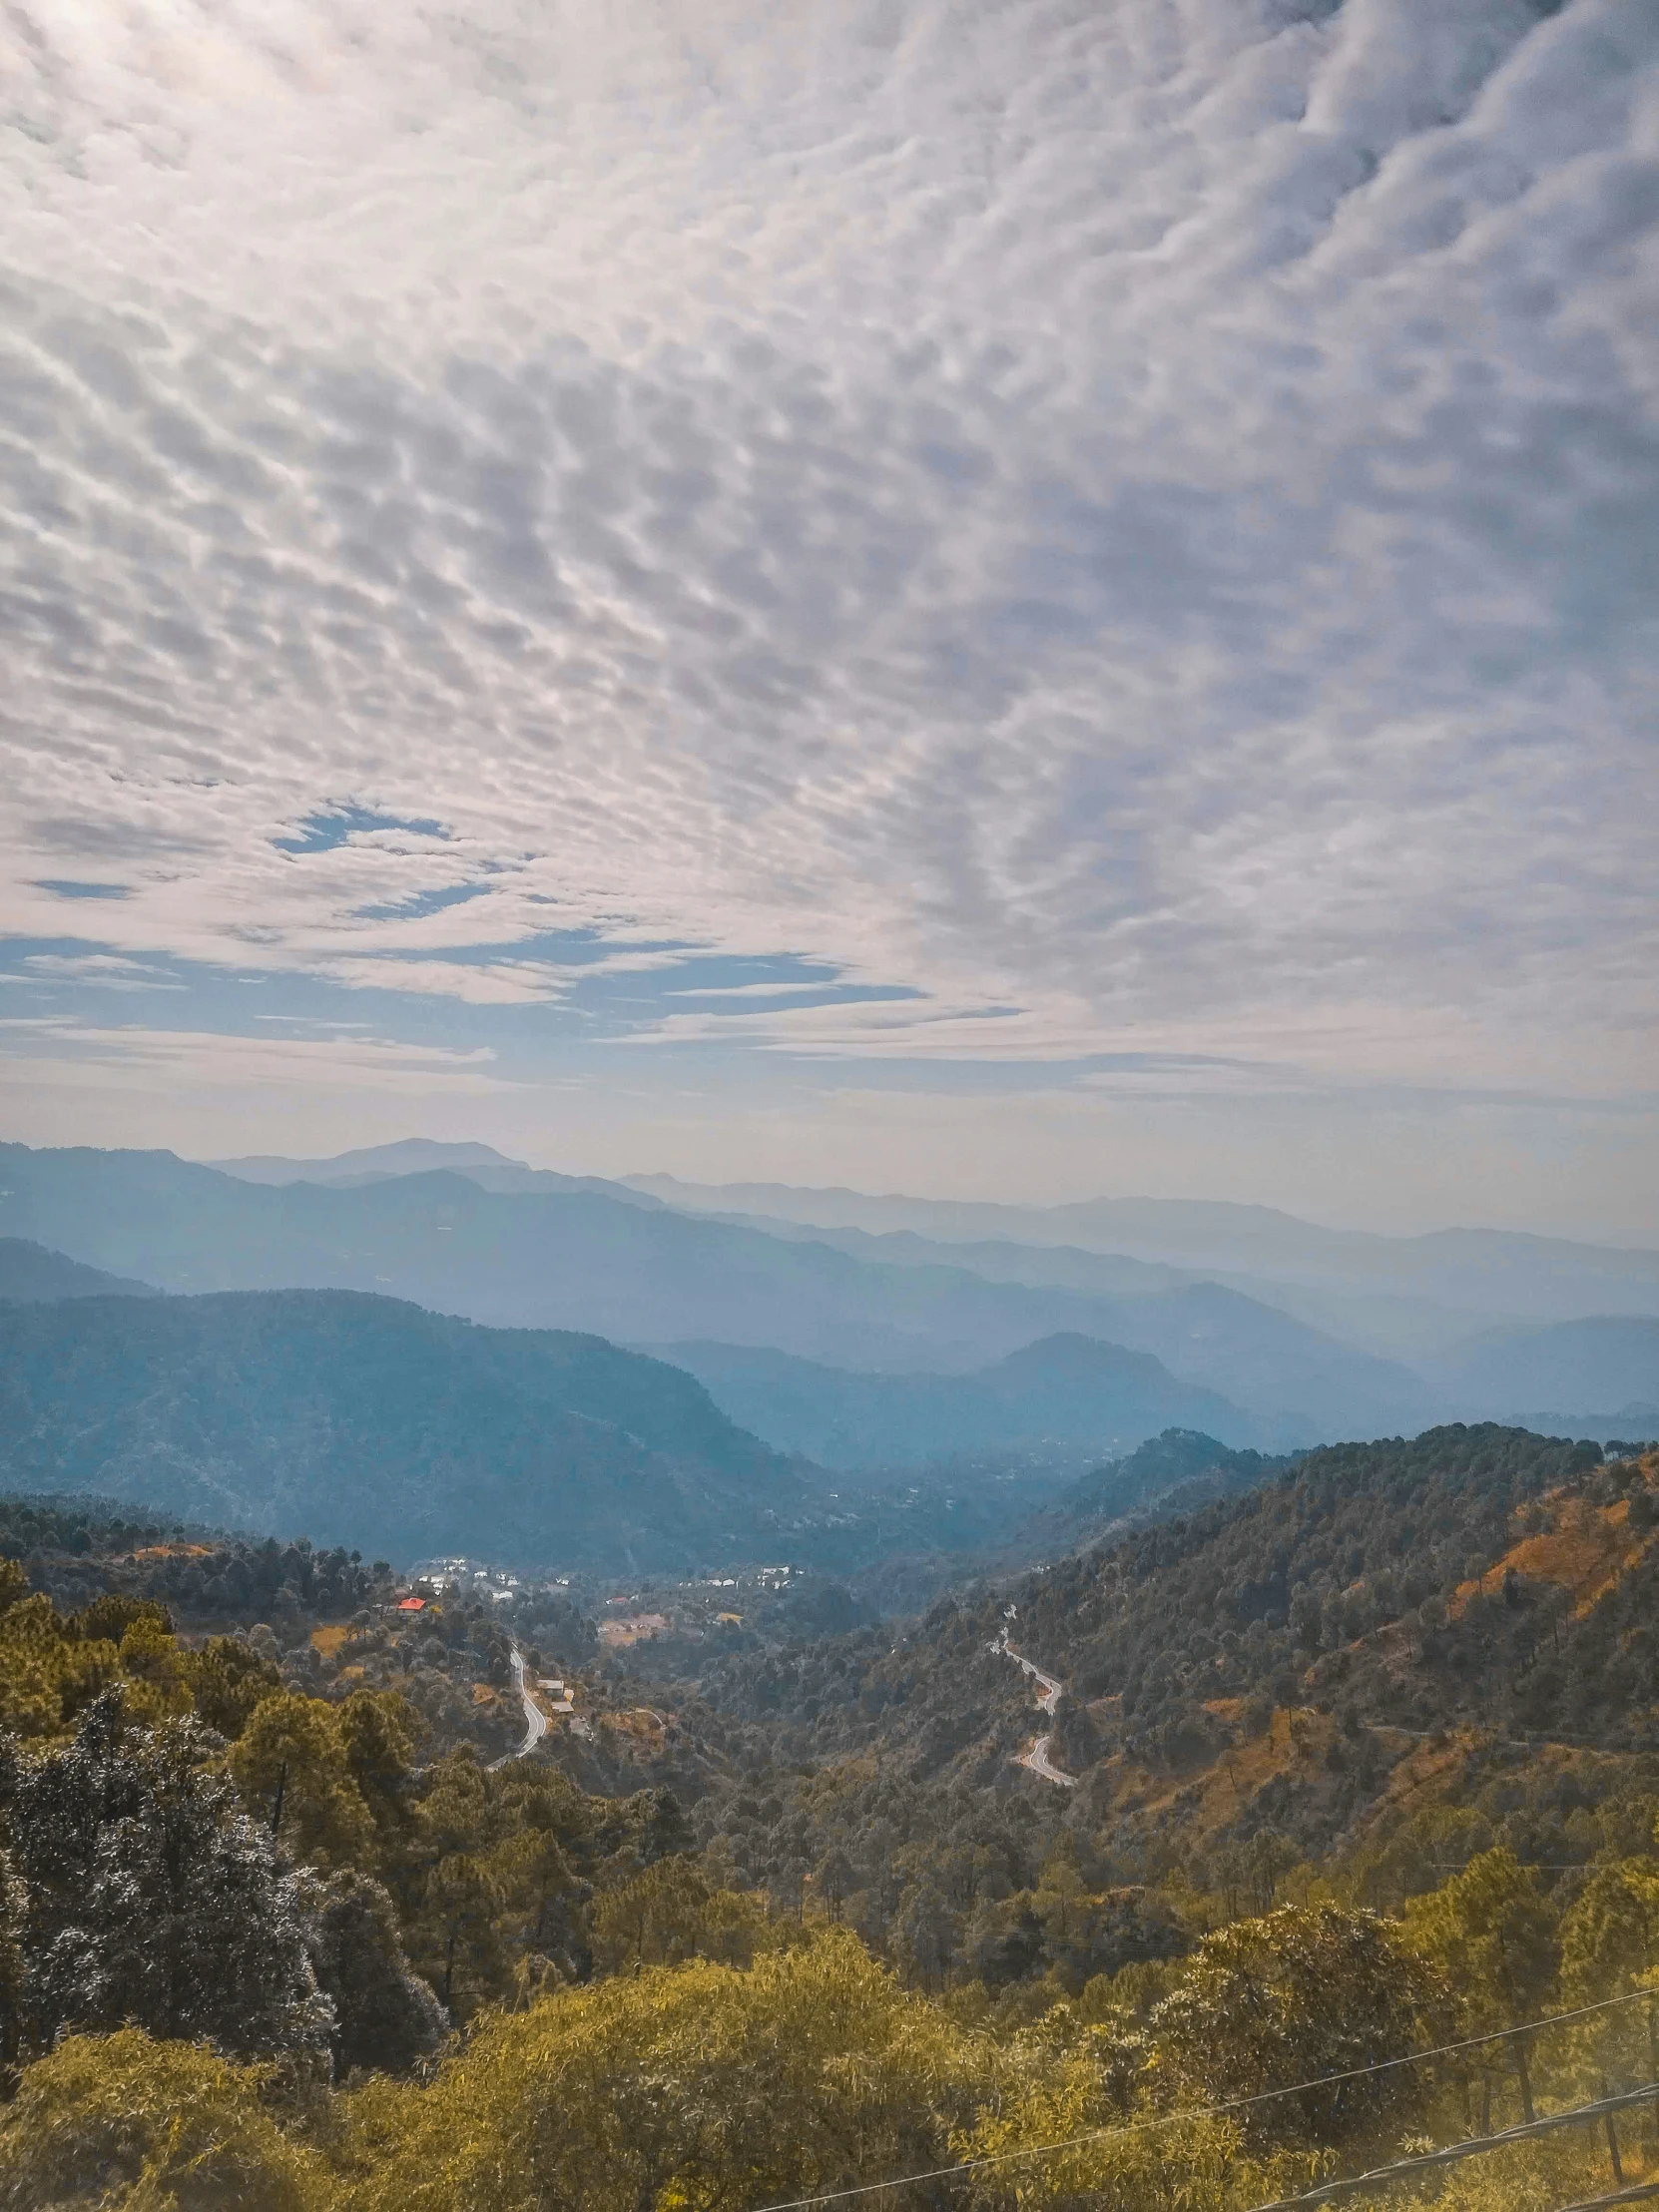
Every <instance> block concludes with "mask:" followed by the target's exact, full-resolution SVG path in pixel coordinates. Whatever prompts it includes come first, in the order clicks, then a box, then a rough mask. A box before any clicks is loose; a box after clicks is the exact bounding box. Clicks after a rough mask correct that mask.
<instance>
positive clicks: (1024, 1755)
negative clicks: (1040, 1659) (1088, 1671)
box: [991, 1629, 1077, 1790]
mask: <svg viewBox="0 0 1659 2212" xmlns="http://www.w3.org/2000/svg"><path fill="white" fill-rule="evenodd" d="M991 1649H992V1650H993V1651H1000V1652H1003V1653H1004V1654H1005V1655H1006V1656H1007V1657H1008V1658H1010V1659H1011V1660H1012V1661H1013V1662H1014V1664H1015V1666H1016V1667H1021V1668H1023V1669H1024V1671H1025V1672H1026V1673H1027V1674H1028V1675H1029V1676H1030V1677H1031V1679H1032V1681H1033V1682H1036V1683H1040V1684H1041V1686H1042V1695H1041V1696H1040V1697H1039V1698H1038V1700H1037V1710H1038V1712H1040V1713H1046V1714H1047V1715H1048V1717H1049V1718H1050V1719H1051V1720H1052V1719H1053V1717H1054V1708H1055V1706H1056V1705H1058V1704H1059V1702H1060V1692H1061V1690H1062V1689H1064V1687H1065V1685H1064V1683H1062V1682H1059V1681H1057V1680H1056V1679H1055V1677H1054V1676H1053V1675H1051V1674H1044V1672H1043V1670H1042V1669H1041V1667H1039V1666H1038V1665H1037V1662H1036V1661H1035V1660H1034V1659H1027V1658H1026V1656H1025V1654H1024V1652H1022V1651H1016V1650H1015V1649H1014V1647H1013V1645H1012V1644H1011V1643H1009V1641H1008V1631H1007V1630H1006V1629H1004V1630H1003V1631H1002V1634H1001V1635H1000V1636H999V1637H998V1638H997V1640H996V1642H995V1643H994V1644H992V1646H991ZM1053 1741H1054V1732H1053V1730H1052V1729H1050V1730H1049V1731H1048V1732H1047V1734H1045V1735H1042V1736H1039V1737H1038V1738H1037V1740H1036V1742H1035V1743H1034V1744H1033V1745H1032V1746H1031V1748H1030V1750H1029V1751H1022V1752H1021V1753H1020V1755H1019V1758H1018V1759H1017V1760H1016V1761H1015V1764H1016V1765H1017V1766H1021V1767H1024V1768H1026V1769H1027V1770H1028V1771H1029V1772H1030V1773H1032V1774H1035V1775H1040V1776H1041V1777H1042V1779H1043V1780H1044V1781H1045V1782H1057V1783H1058V1784H1059V1785H1060V1788H1061V1789H1062V1790H1075V1789H1076V1787H1077V1777H1076V1775H1074V1774H1067V1773H1066V1772H1065V1770H1064V1768H1062V1767H1057V1766H1055V1764H1054V1762H1053V1761H1052V1760H1051V1759H1050V1758H1049V1756H1048V1747H1049V1745H1050V1744H1051V1743H1052V1742H1053Z"/></svg>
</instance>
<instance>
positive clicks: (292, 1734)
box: [229, 1690, 376, 1869]
mask: <svg viewBox="0 0 1659 2212" xmlns="http://www.w3.org/2000/svg"><path fill="white" fill-rule="evenodd" d="M229 1763H230V1769H231V1773H232V1776H233V1777H234V1779H235V1781H236V1785H237V1787H238V1789H239V1790H240V1791H241V1792H242V1796H243V1802H244V1803H245V1804H246V1806H247V1807H248V1810H249V1812H250V1813H251V1814H252V1815H253V1817H254V1818H255V1819H256V1820H264V1821H265V1822H267V1823H268V1824H269V1826H270V1828H271V1830H272V1833H273V1834H274V1835H275V1836H276V1838H277V1842H278V1843H279V1844H280V1845H281V1846H282V1848H283V1849H284V1850H285V1851H286V1852H287V1853H288V1854H289V1856H290V1857H292V1858H294V1859H299V1860H302V1861H304V1862H305V1863H306V1864H307V1865H309V1866H317V1867H363V1868H366V1869H371V1868H372V1867H373V1865H374V1846H375V1841H376V1837H375V1827H374V1819H373V1816H372V1814H371V1813H370V1812H369V1809H368V1807H367V1806H366V1805H365V1804H364V1802H363V1796H362V1792H361V1791H360V1790H359V1789H358V1787H357V1783H356V1778H355V1777H354V1776H353V1774H352V1772H351V1763H350V1760H349V1758H348V1756H347V1751H346V1745H345V1742H344V1739H343V1737H342V1735H341V1731H340V1726H339V1721H338V1717H337V1715H336V1714H335V1712H334V1709H333V1708H332V1707H331V1706H329V1705H327V1704H326V1703H324V1701H323V1700H322V1699H321V1698H310V1697H300V1696H297V1695H296V1694H295V1693H294V1692H292V1691H289V1690H278V1691H276V1692H274V1693H273V1694H272V1695H271V1696H269V1697H267V1698H264V1699H262V1700H261V1702H260V1704H259V1705H258V1706H257V1707H256V1708H255V1711H254V1714H253V1716H252V1718H251V1719H250V1720H249V1722H248V1724H247V1726H246V1727H245V1728H244V1730H243V1732H242V1734H241V1736H240V1737H239V1738H238V1739H237V1741H236V1743H235V1744H234V1745H233V1746H232V1747H231V1754H230V1762H229Z"/></svg>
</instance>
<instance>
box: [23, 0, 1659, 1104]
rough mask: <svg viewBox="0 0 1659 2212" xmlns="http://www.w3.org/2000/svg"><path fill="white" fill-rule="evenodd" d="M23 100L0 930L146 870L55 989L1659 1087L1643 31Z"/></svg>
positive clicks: (271, 85)
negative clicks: (188, 966)
mask: <svg viewBox="0 0 1659 2212" xmlns="http://www.w3.org/2000/svg"><path fill="white" fill-rule="evenodd" d="M0 70H3V71H4V74H5V77H6V81H7V85H8V94H7V106H6V109H5V111H4V114H3V115H0V247H3V249H4V262H5V275H4V289H3V293H0V526H3V528H4V531H5V557H4V582H3V586H0V623H3V625H4V645H3V652H4V659H5V667H6V682H5V686H4V693H3V697H0V717H3V725H0V727H3V730H4V735H5V739H6V743H7V746H8V749H9V755H10V761H9V767H8V770H7V780H8V786H9V796H10V798H11V801H12V802H13V806H14V809H15V817H14V819H15V820H16V822H17V823H18V825H19V830H18V832H17V834H16V836H15V838H14V840H13V841H12V843H11V845H10V847H9V850H8V852H7V855H6V869H7V876H6V887H5V907H4V922H5V925H6V927H7V928H8V929H9V930H10V931H11V932H12V933H13V934H14V935H17V936H19V937H24V938H31V939H36V940H39V941H41V942H42V943H55V942H57V941H58V940H59V939H60V937H61V936H62V933H63V931H64V929H65V926H66V920H65V917H66V913H67V912H68V909H67V908H66V906H65V905H64V903H63V899H64V895H65V894H64V890H63V888H62V886H64V885H66V884H73V885H79V886H81V887H82V889H83V891H86V890H87V889H89V888H90V889H91V890H93V891H96V890H97V889H98V888H100V887H103V888H106V889H107V890H108V891H109V892H110V893H112V895H110V896H108V897H107V898H105V899H102V900H98V901H97V902H96V904H94V903H93V901H92V900H91V899H90V898H89V901H88V903H87V904H85V905H82V906H80V907H78V908H76V909H75V913H74V918H75V923H76V927H77V929H78V930H79V931H80V937H79V938H78V940H77V942H83V941H84V942H87V943H91V942H93V941H94V940H95V943H96V949H95V950H93V951H85V950H83V951H80V952H76V953H73V954H70V953H63V954H53V953H50V952H49V953H46V954H42V955H39V956H38V957H42V958H46V959H47V960H49V961H50V960H51V959H53V958H58V959H60V960H61V961H64V962H70V961H73V960H80V961H83V962H84V961H85V960H88V959H92V960H98V959H104V960H107V961H111V962H117V963H127V962H131V963H136V964H134V965H131V966H127V965H117V966H109V967H106V968H104V969H103V970H102V971H100V970H99V969H97V968H96V967H94V968H86V967H84V966H83V968H82V969H81V971H80V972H81V974H82V975H83V977H88V978H91V979H96V977H97V975H98V974H99V973H100V972H102V973H103V974H104V975H106V976H108V977H110V978H112V979H114V978H121V979H125V980H126V981H127V982H129V983H134V984H142V983H144V982H145V981H147V980H149V972H148V969H147V967H146V966H145V965H144V963H146V962H148V961H149V960H150V959H151V958H153V957H159V956H160V955H162V954H167V955H171V956H173V957H174V958H177V959H182V960H187V961H190V962H193V963H209V964H213V963H219V964H222V965H224V966H225V967H227V968H235V969H236V970H238V971H249V970H259V969H270V970H301V971H304V972H306V973H308V974H311V975H313V976H318V977H323V978H331V979H332V980H333V982H334V983H335V984H336V986H337V987H338V988H340V989H341V990H342V991H348V990H354V989H358V988H361V987H364V986H368V985H372V986H374V987H377V988H380V989H403V990H406V991H407V992H409V993H410V994H413V995H415V996H421V997H425V998H427V999H429V998H430V996H431V995H432V994H434V993H437V994H444V993H452V994H453V995H455V996H456V997H458V998H466V999H470V1000H471V1001H473V1002H474V1003H475V1004H480V1003H481V1004H492V1003H493V1004H519V1003H524V1002H527V1001H528V1002H534V1001H538V1000H544V999H545V1000H547V1001H557V1000H559V999H560V998H561V997H562V996H563V995H565V994H566V993H567V991H568V989H569V985H570V979H571V971H570V970H568V969H567V968H566V967H564V966H562V965H561V963H560V962H559V960H558V959H557V958H548V957H543V956H542V955H541V954H540V953H539V952H538V951H537V950H536V949H535V942H536V941H537V940H545V939H546V937H547V936H548V933H549V932H554V933H558V932H565V933H571V932H575V933H578V934H580V935H582V937H583V938H584V941H588V942H591V943H592V944H594V945H597V946H600V947H602V948H604V949H605V955H606V957H608V958H609V959H611V960H612V961H613V962H615V963H618V964H619V965H620V966H621V967H622V969H623V971H624V972H626V963H628V962H630V961H632V962H634V963H636V964H637V966H638V967H639V969H640V970H641V971H642V972H643V971H645V970H647V969H651V968H653V967H655V968H657V969H660V970H665V971H667V972H668V973H669V974H672V970H673V966H674V961H675V958H676V957H678V954H677V953H676V952H675V951H674V949H673V948H676V947H678V948H683V949H684V950H685V952H686V956H687V957H690V956H691V955H692V953H693V951H699V952H704V953H708V952H716V953H720V954H723V955H727V956H737V955H742V956H754V957H760V956H764V955H768V954H785V953H788V954H791V955H794V956H798V957H800V958H802V959H806V960H810V961H813V962H815V963H818V964H819V966H818V970H817V971H818V972H822V973H825V974H829V975H832V976H836V977H839V978H842V979H844V980H846V981H848V982H850V983H856V982H860V981H861V982H863V983H865V984H868V985H870V986H872V991H871V995H870V996H869V998H868V999H867V1000H863V1001H860V1000H859V999H857V997H856V996H855V995H849V996H848V997H847V999H846V1000H845V1002H838V1003H836V1004H834V1005H833V1006H832V1007H830V1006H827V1005H825V1004H811V1003H806V1004H780V1005H777V1006H772V1005H768V1004H766V1003H763V1002H762V994H759V993H753V994H751V996H750V997H748V998H745V997H743V996H741V995H740V996H737V997H734V998H733V999H731V1001H730V1002H728V1003H723V1002H722V1001H721V1000H720V998H719V997H718V996H716V995H714V994H710V995H709V996H708V997H707V998H706V1000H705V1001H704V1002H703V1003H701V1004H698V1005H686V1004H684V1003H679V1002H673V1003H671V1002H670V1001H669V1000H665V1001H663V1003H662V1005H661V1007H660V1009H659V1011H658V1013H657V1014H655V1015H653V1016H652V1018H651V1019H650V1020H649V1021H648V1022H644V1023H642V1024H641V1025H640V1026H639V1027H638V1029H637V1032H636V1033H637V1035H638V1036H639V1037H640V1038H641V1039H644V1040H659V1041H661V1040H672V1039H678V1038H687V1037H690V1038H696V1039H700V1040H708V1039H710V1038H719V1037H723V1036H724V1037H728V1038H731V1039H733V1040H734V1041H737V1040H740V1039H741V1040H742V1041H743V1042H745V1043H746V1044H747V1045H749V1046H751V1047H756V1046H760V1047H767V1046H770V1047H773V1048H775V1049H776V1048H788V1049H795V1050H799V1051H801V1052H803V1053H807V1054H813V1055H829V1056H832V1057H837V1056H838V1057H842V1058H853V1059H856V1058H858V1057H872V1056H884V1057H891V1056H895V1055H898V1056H915V1057H923V1058H925V1057H928V1056H940V1057H946V1058H949V1057H955V1058H966V1059H986V1060H997V1059H1021V1058H1023V1059H1032V1060H1039V1061H1040V1060H1044V1059H1052V1060H1064V1059H1086V1058H1087V1057H1088V1056H1089V1055H1091V1054H1103V1053H1111V1052H1113V1051H1115V1050H1120V1049H1124V1048H1131V1049H1134V1050H1136V1051H1142V1050H1145V1051H1153V1052H1157V1053H1164V1054H1172V1055H1177V1056H1179V1055H1183V1054H1185V1055H1193V1056H1197V1058H1199V1059H1205V1061H1206V1064H1208V1065H1220V1064H1224V1063H1225V1064H1229V1065H1231V1064H1238V1065H1239V1066H1241V1067H1243V1066H1244V1065H1245V1064H1246V1063H1247V1062H1250V1061H1252V1060H1254V1061H1259V1062H1262V1063H1264V1064H1282V1065H1284V1066H1287V1067H1289V1066H1297V1067H1303V1068H1307V1069H1310V1070H1325V1071H1327V1072H1330V1071H1334V1070H1338V1069H1350V1070H1353V1069H1359V1070H1363V1072H1364V1074H1365V1076H1366V1077H1367V1079H1369V1080H1376V1081H1391V1082H1400V1083H1404V1082H1418V1081H1427V1082H1434V1083H1448V1084H1456V1083H1458V1082H1463V1083H1466V1084H1469V1085H1472V1086H1489V1085H1492V1084H1497V1085H1502V1084H1508V1083H1512V1084H1520V1085H1538V1084H1544V1083H1548V1082H1550V1081H1553V1080H1555V1079H1556V1078H1557V1077H1558V1075H1559V1070H1560V1067H1561V1065H1562V1062H1563V1059H1564V1058H1565V1057H1566V1056H1567V1055H1569V1054H1585V1055H1588V1056H1589V1057H1590V1058H1591V1059H1592V1060H1593V1062H1594V1065H1595V1067H1596V1069H1597V1071H1598V1080H1599V1081H1602V1082H1605V1083H1610V1084H1611V1085H1612V1086H1613V1087H1624V1088H1633V1087H1637V1086H1639V1085H1640V1084H1641V1083H1642V1082H1643V1081H1645V1080H1650V1079H1651V1072H1652V1071H1651V1061H1650V1058H1649V1055H1650V1052H1651V1037H1652V1034H1653V1030H1654V1019H1653V1017H1654V1015H1655V1013H1656V1012H1659V1008H1656V1007H1655V1004H1654V978H1655V977H1656V976H1659V943H1656V941H1655V935H1656V932H1655V928H1654V906H1653V900H1652V895H1651V889H1650V881H1651V855H1652V851H1653V830H1654V822H1653V816H1654V797H1655V791H1656V790H1659V778H1656V777H1655V776H1654V773H1653V765H1654V764H1653V761H1652V756H1651V751H1650V750H1646V748H1647V747H1648V745H1649V739H1648V736H1647V733H1646V722H1645V710H1644V707H1643V701H1644V698H1645V700H1646V703H1647V707H1648V708H1649V709H1650V707H1651V699H1652V687H1653V683H1654V678H1655V675H1656V673H1659V670H1656V661H1659V651H1656V647H1659V631H1656V625H1655V615H1654V608H1655V598H1654V585H1655V582H1656V579H1659V562H1656V551H1659V349H1656V348H1655V347H1654V345H1653V342H1652V339H1653V326H1654V322H1653V318H1654V315H1655V311H1656V309H1659V250H1656V245H1655V240H1656V235H1659V14H1656V12H1655V11H1654V9H1653V6H1652V0H1567V4H1566V5H1565V6H1560V7H1553V6H1546V5H1543V4H1541V0H1540V4H1537V5H1533V4H1530V0H1345V4H1343V5H1334V4H1332V0H957V4H955V5H950V6H947V5H944V4H943V0H783V4H778V0H769V4H765V5H763V4H761V0H685V4H683V5H680V6H672V5H665V4H656V5H651V4H647V0H616V4H615V5H612V6H610V7H607V8H606V9H604V10H602V11H600V10H592V9H588V8H579V7H577V6H576V5H574V4H571V0H566V4H558V0H553V4H549V5H546V6H540V7H536V8H522V7H519V6H515V5H509V4H507V0H478V4H477V5H475V6H472V7H470V8H469V9H468V10H466V11H465V13H464V15H462V14H459V13H455V14H440V13H438V12H436V11H422V10H417V9H415V8H413V7H412V6H408V5H405V4H404V0H375V4H373V5H367V4H353V0H330V4H329V5H328V6H327V7H326V8H323V7H321V6H318V5H313V4H310V0H289V4H287V5H285V6H277V5H270V6H262V5H253V4H242V5H238V4H228V5H226V6H223V7H220V8H216V9H215V10H213V11H211V12H207V11H190V12H186V13H180V12H178V11H175V10H164V9H162V8H160V7H155V6H151V5H148V4H146V0H138V4H136V5H134V6H128V7H122V8H119V9H118V8H116V7H114V6H113V5H112V6H106V7H99V6H96V5H95V6H93V7H90V8H75V9H71V8H69V7H68V6H67V5H60V4H58V0H20V4H19V6H18V7H17V8H15V9H14V10H13V11H12V13H11V15H10V16H9V17H8V18H7V20H6V24H5V26H4V27H0ZM52 886H58V887H56V888H54V887H52ZM116 892H120V893H121V894H122V895H119V896H116V895H113V894H114V893H116ZM94 913H95V915H96V924H95V927H90V926H89V921H88V917H89V915H90V914H94ZM664 947H668V948H670V949H669V950H667V951H665V950H664V949H663V948H664ZM515 948H516V949H515ZM32 972H34V973H35V974H36V975H43V974H48V973H51V972H54V971H52V970H51V969H50V968H48V969H42V968H40V967H39V966H38V965H37V967H36V968H35V969H34V970H33V971H32ZM55 972H57V973H58V974H59V975H60V976H62V977H64V978H66V979H67V978H69V977H70V975H71V973H72V970H71V968H70V967H69V966H68V965H65V966H61V967H60V968H59V969H58V970H57V971H55ZM874 986H881V987H882V988H881V989H879V990H875V989H874V988H873V987H874ZM782 995H783V994H780V996H782ZM66 1041H68V1040H66ZM185 1050H186V1047H185V1046H184V1045H183V1044H181V1043H180V1042H179V1040H178V1039H177V1038H176V1037H174V1036H173V1035H172V1034H171V1033H169V1035H168V1036H167V1038H166V1040H165V1042H163V1043H159V1044H158V1045H157V1046H156V1047H155V1048H154V1050H153V1053H152V1058H153V1059H154V1060H155V1061H156V1064H158V1065H161V1064H163V1063H164V1062H165V1063H166V1064H168V1065H172V1064H176V1062H177V1060H178V1055H180V1054H181V1053H183V1052H184V1051H185ZM352 1050H353V1051H355V1048H352ZM345 1051H346V1048H344V1047H338V1046H330V1047H328V1048H327V1052H324V1053H321V1054H320V1055H319V1057H320V1060H321V1061H323V1062H326V1063H327V1064H330V1065H332V1064H333V1062H334V1061H337V1060H339V1058H340V1056H341V1055H342V1054H343V1053H345ZM329 1054H332V1055H333V1061H330V1060H329V1059H328V1055H329ZM1206 1056H1207V1057H1206ZM256 1057H258V1055H257V1054H256ZM356 1057H357V1059H363V1060H364V1064H365V1065H368V1066H371V1067H372V1068H373V1069H374V1070H375V1071H376V1079H377V1080H378V1072H379V1071H381V1070H388V1071H390V1070H391V1069H392V1063H391V1062H390V1061H385V1060H381V1059H378V1058H375V1057H374V1056H373V1055H372V1054H370V1055H368V1056H367V1058H366V1059H364V1055H363V1054H362V1053H357V1055H356ZM353 1064H355V1062H353ZM450 1079H452V1080H454V1081H456V1082H460V1083H471V1082H473V1081H475V1080H479V1079H480V1078H478V1077H477V1076H476V1075H475V1074H474V1072H473V1068H472V1066H471V1065H470V1064H467V1065H462V1066H457V1067H456V1068H455V1069H454V1070H453V1071H452V1075H451V1077H450Z"/></svg>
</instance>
